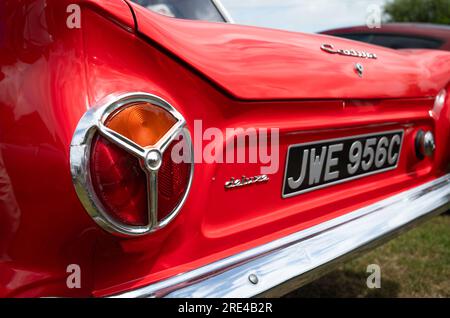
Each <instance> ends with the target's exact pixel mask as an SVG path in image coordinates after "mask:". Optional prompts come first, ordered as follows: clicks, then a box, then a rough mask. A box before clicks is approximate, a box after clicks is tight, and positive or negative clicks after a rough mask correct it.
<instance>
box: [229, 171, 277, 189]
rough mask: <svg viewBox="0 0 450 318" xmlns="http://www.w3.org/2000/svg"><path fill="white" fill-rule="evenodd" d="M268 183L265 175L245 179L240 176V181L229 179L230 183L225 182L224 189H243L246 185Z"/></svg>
mask: <svg viewBox="0 0 450 318" xmlns="http://www.w3.org/2000/svg"><path fill="white" fill-rule="evenodd" d="M267 181H269V177H268V176H267V175H265V174H262V175H259V176H254V177H248V178H247V177H246V176H242V178H240V179H235V178H231V180H230V181H227V182H225V189H232V188H237V187H243V186H247V185H251V184H254V183H260V182H267Z"/></svg>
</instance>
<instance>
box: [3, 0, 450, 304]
mask: <svg viewBox="0 0 450 318" xmlns="http://www.w3.org/2000/svg"><path fill="white" fill-rule="evenodd" d="M71 4H73V3H72V2H70V3H69V2H66V1H46V2H44V1H22V2H17V3H16V2H5V3H3V4H2V6H3V8H2V11H1V12H2V15H3V16H2V17H1V20H0V21H1V29H2V30H4V32H3V34H5V36H4V38H2V39H1V41H2V42H1V46H2V47H3V48H5V49H4V50H2V53H1V73H0V79H1V81H0V113H1V116H0V121H1V123H0V129H1V134H0V169H1V170H0V171H1V174H0V176H1V179H0V180H1V181H0V193H1V196H0V198H1V199H0V212H1V214H0V218H1V219H2V222H1V224H2V225H1V227H2V230H1V231H0V295H1V296H5V297H12V296H16V297H26V296H123V297H145V296H173V297H180V296H197V297H233V296H237V297H242V296H254V295H259V294H261V293H265V292H267V293H269V295H271V294H272V293H271V292H273V293H275V292H276V293H277V294H282V293H283V292H285V291H286V290H287V289H285V288H284V287H286V285H284V286H281V285H280V284H283V283H288V285H287V287H286V288H292V287H293V286H298V285H301V284H304V283H305V282H308V281H309V280H311V279H312V278H314V277H317V275H318V274H320V273H322V272H323V271H324V270H326V269H328V268H329V265H332V264H334V263H336V262H337V261H342V260H343V259H345V258H346V257H348V256H350V255H352V254H353V253H354V252H358V251H361V250H363V249H366V248H369V247H371V246H373V245H375V244H379V243H380V242H383V241H384V240H385V239H387V238H389V237H390V236H392V235H393V234H395V233H397V232H399V231H401V230H403V229H406V228H407V227H408V226H410V225H413V224H415V223H416V222H417V221H419V220H422V219H424V218H426V217H429V216H431V215H434V214H436V213H439V212H442V211H444V210H445V209H447V208H448V207H449V200H450V175H449V174H448V173H449V172H450V171H449V170H450V160H449V159H450V158H449V157H450V153H449V151H448V147H449V146H450V145H449V140H450V136H449V135H450V129H449V128H450V127H449V126H450V98H449V97H448V94H449V93H450V92H449V86H448V84H449V78H450V77H449V74H450V54H448V53H446V52H438V51H416V52H414V53H412V52H409V53H408V52H396V51H393V50H390V49H383V48H379V47H373V46H370V45H366V44H362V43H361V44H357V43H355V42H351V41H346V40H343V39H337V38H332V37H327V36H317V35H316V36H313V35H307V34H299V33H290V32H283V31H275V30H269V29H261V28H251V27H243V26H237V25H228V24H224V23H209V22H199V21H182V20H178V19H173V18H168V17H163V16H159V15H157V14H154V13H151V12H150V11H147V10H145V9H144V8H142V7H140V6H138V5H136V4H133V3H128V2H126V1H119V0H110V1H102V2H100V1H80V2H77V3H76V5H77V6H78V8H79V13H80V17H81V20H80V21H81V25H80V26H79V27H77V23H76V22H77V20H76V16H73V15H72V14H75V13H76V12H78V11H77V10H78V9H77V7H71V8H68V6H69V5H71ZM72 19H75V20H72ZM68 21H69V22H70V23H69V24H68ZM324 48H328V50H326V49H325V50H324ZM330 48H332V49H331V50H330ZM363 53H364V54H365V55H364V56H361V55H363ZM369 56H372V58H370V57H369ZM180 136H181V138H178V137H180ZM255 141H256V143H254V142H255ZM174 149H176V150H177V149H181V151H180V156H181V157H182V158H184V160H179V161H177V160H176V159H175V158H174V156H173V154H174V153H176V151H175V150H174ZM169 154H171V155H169ZM86 212H87V213H86ZM74 269H76V270H74ZM77 271H79V273H80V274H81V276H80V277H81V282H80V284H79V286H76V284H75V285H74V284H71V283H70V282H71V280H72V279H73V277H74V276H73V275H72V274H73V273H75V272H77ZM294 278H295V279H296V280H295V281H294V280H293V279H294ZM275 287H276V288H275ZM274 288H275V289H274Z"/></svg>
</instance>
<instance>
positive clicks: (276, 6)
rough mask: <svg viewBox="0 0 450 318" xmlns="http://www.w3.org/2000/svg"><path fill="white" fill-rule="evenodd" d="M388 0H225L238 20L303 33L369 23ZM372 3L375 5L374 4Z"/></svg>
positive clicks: (224, 3) (232, 14) (223, 0)
mask: <svg viewBox="0 0 450 318" xmlns="http://www.w3.org/2000/svg"><path fill="white" fill-rule="evenodd" d="M387 1H388V0H222V3H223V5H224V6H225V7H226V8H227V9H228V11H229V12H230V14H231V16H232V17H233V18H234V20H235V21H236V23H239V24H248V25H257V26H264V27H270V28H277V29H285V30H292V31H302V32H318V31H323V30H327V29H333V28H337V27H344V26H352V25H361V24H365V23H366V20H367V17H368V15H369V14H370V12H371V11H370V10H371V9H370V8H373V5H377V6H379V7H382V6H383V5H384V4H385V3H386V2H387ZM371 6H372V7H371Z"/></svg>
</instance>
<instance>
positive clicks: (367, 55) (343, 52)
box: [320, 44, 378, 59]
mask: <svg viewBox="0 0 450 318" xmlns="http://www.w3.org/2000/svg"><path fill="white" fill-rule="evenodd" d="M320 48H321V50H322V51H325V52H327V53H331V54H339V55H345V56H352V57H360V58H365V59H377V58H378V57H377V55H376V54H375V53H369V52H364V51H357V50H354V49H349V50H343V49H336V48H335V47H334V46H333V45H332V44H322V45H321V46H320Z"/></svg>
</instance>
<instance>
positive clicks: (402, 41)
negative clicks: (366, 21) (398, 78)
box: [321, 23, 450, 51]
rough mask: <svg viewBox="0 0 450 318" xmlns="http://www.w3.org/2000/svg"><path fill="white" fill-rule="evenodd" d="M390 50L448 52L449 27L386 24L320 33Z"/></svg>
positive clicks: (449, 45) (449, 47)
mask: <svg viewBox="0 0 450 318" xmlns="http://www.w3.org/2000/svg"><path fill="white" fill-rule="evenodd" d="M321 33H322V34H328V35H334V36H338V37H342V38H346V39H350V40H356V41H361V42H366V43H370V44H375V45H381V46H385V47H389V48H392V49H435V50H446V51H450V26H448V25H442V24H426V23H386V24H382V25H381V27H380V28H369V27H367V26H353V27H348V28H339V29H333V30H327V31H323V32H321Z"/></svg>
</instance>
